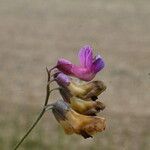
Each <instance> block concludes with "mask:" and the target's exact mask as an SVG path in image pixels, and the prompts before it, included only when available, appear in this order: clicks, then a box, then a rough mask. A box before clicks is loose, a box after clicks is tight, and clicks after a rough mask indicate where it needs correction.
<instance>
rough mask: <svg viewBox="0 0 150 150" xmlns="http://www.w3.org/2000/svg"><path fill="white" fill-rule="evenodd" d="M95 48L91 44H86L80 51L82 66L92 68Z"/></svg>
mask: <svg viewBox="0 0 150 150" xmlns="http://www.w3.org/2000/svg"><path fill="white" fill-rule="evenodd" d="M92 51H93V49H92V47H90V46H89V45H85V46H84V47H82V48H81V49H80V51H79V54H78V57H79V60H80V64H81V66H82V67H85V68H90V67H91V66H92V59H93V52H92Z"/></svg>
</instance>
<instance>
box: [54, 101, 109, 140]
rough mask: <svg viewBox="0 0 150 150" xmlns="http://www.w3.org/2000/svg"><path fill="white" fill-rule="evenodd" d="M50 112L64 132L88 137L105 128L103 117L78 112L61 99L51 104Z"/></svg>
mask: <svg viewBox="0 0 150 150" xmlns="http://www.w3.org/2000/svg"><path fill="white" fill-rule="evenodd" d="M52 112H53V114H54V116H55V118H56V119H57V121H58V122H59V123H60V124H61V126H62V127H63V129H64V131H65V133H66V134H73V133H75V134H79V135H81V136H83V137H84V138H89V137H92V135H93V134H95V133H97V132H102V131H103V130H105V128H106V121H105V118H102V117H98V116H86V115H82V114H79V113H77V112H75V111H74V110H73V109H71V108H70V107H69V105H68V104H67V103H66V102H64V101H62V100H60V101H57V102H56V103H54V104H53V107H52Z"/></svg>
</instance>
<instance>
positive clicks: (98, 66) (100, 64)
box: [92, 55, 105, 73]
mask: <svg viewBox="0 0 150 150" xmlns="http://www.w3.org/2000/svg"><path fill="white" fill-rule="evenodd" d="M104 67H105V62H104V60H103V58H102V57H101V56H100V55H97V56H96V59H95V61H94V62H93V67H92V68H93V70H94V73H97V72H99V71H100V70H102V69H103V68H104Z"/></svg>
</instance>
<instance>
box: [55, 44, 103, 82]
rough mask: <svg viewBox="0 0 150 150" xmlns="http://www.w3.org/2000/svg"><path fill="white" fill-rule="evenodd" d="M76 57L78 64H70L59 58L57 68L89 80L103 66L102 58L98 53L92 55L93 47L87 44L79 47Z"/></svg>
mask: <svg viewBox="0 0 150 150" xmlns="http://www.w3.org/2000/svg"><path fill="white" fill-rule="evenodd" d="M78 57H79V61H80V65H79V66H77V65H75V64H72V63H71V62H70V61H68V60H66V59H59V60H58V62H57V68H58V69H59V70H60V71H61V72H63V73H65V74H67V75H70V76H74V77H77V78H79V79H81V80H84V81H90V80H92V79H93V78H94V77H95V75H96V74H97V72H99V71H100V70H102V69H103V68H104V66H105V63H104V60H103V59H102V57H101V56H100V55H97V56H95V57H93V49H92V47H90V46H89V45H86V46H84V47H82V48H81V49H80V51H79V54H78Z"/></svg>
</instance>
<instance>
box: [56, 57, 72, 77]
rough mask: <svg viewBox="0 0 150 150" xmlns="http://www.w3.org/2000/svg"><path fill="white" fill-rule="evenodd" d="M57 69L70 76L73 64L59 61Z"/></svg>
mask: <svg viewBox="0 0 150 150" xmlns="http://www.w3.org/2000/svg"><path fill="white" fill-rule="evenodd" d="M57 68H58V69H59V70H60V71H61V72H63V73H64V74H67V75H70V74H71V69H72V63H71V62H70V61H68V60H66V59H63V58H62V59H59V60H58V62H57Z"/></svg>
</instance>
